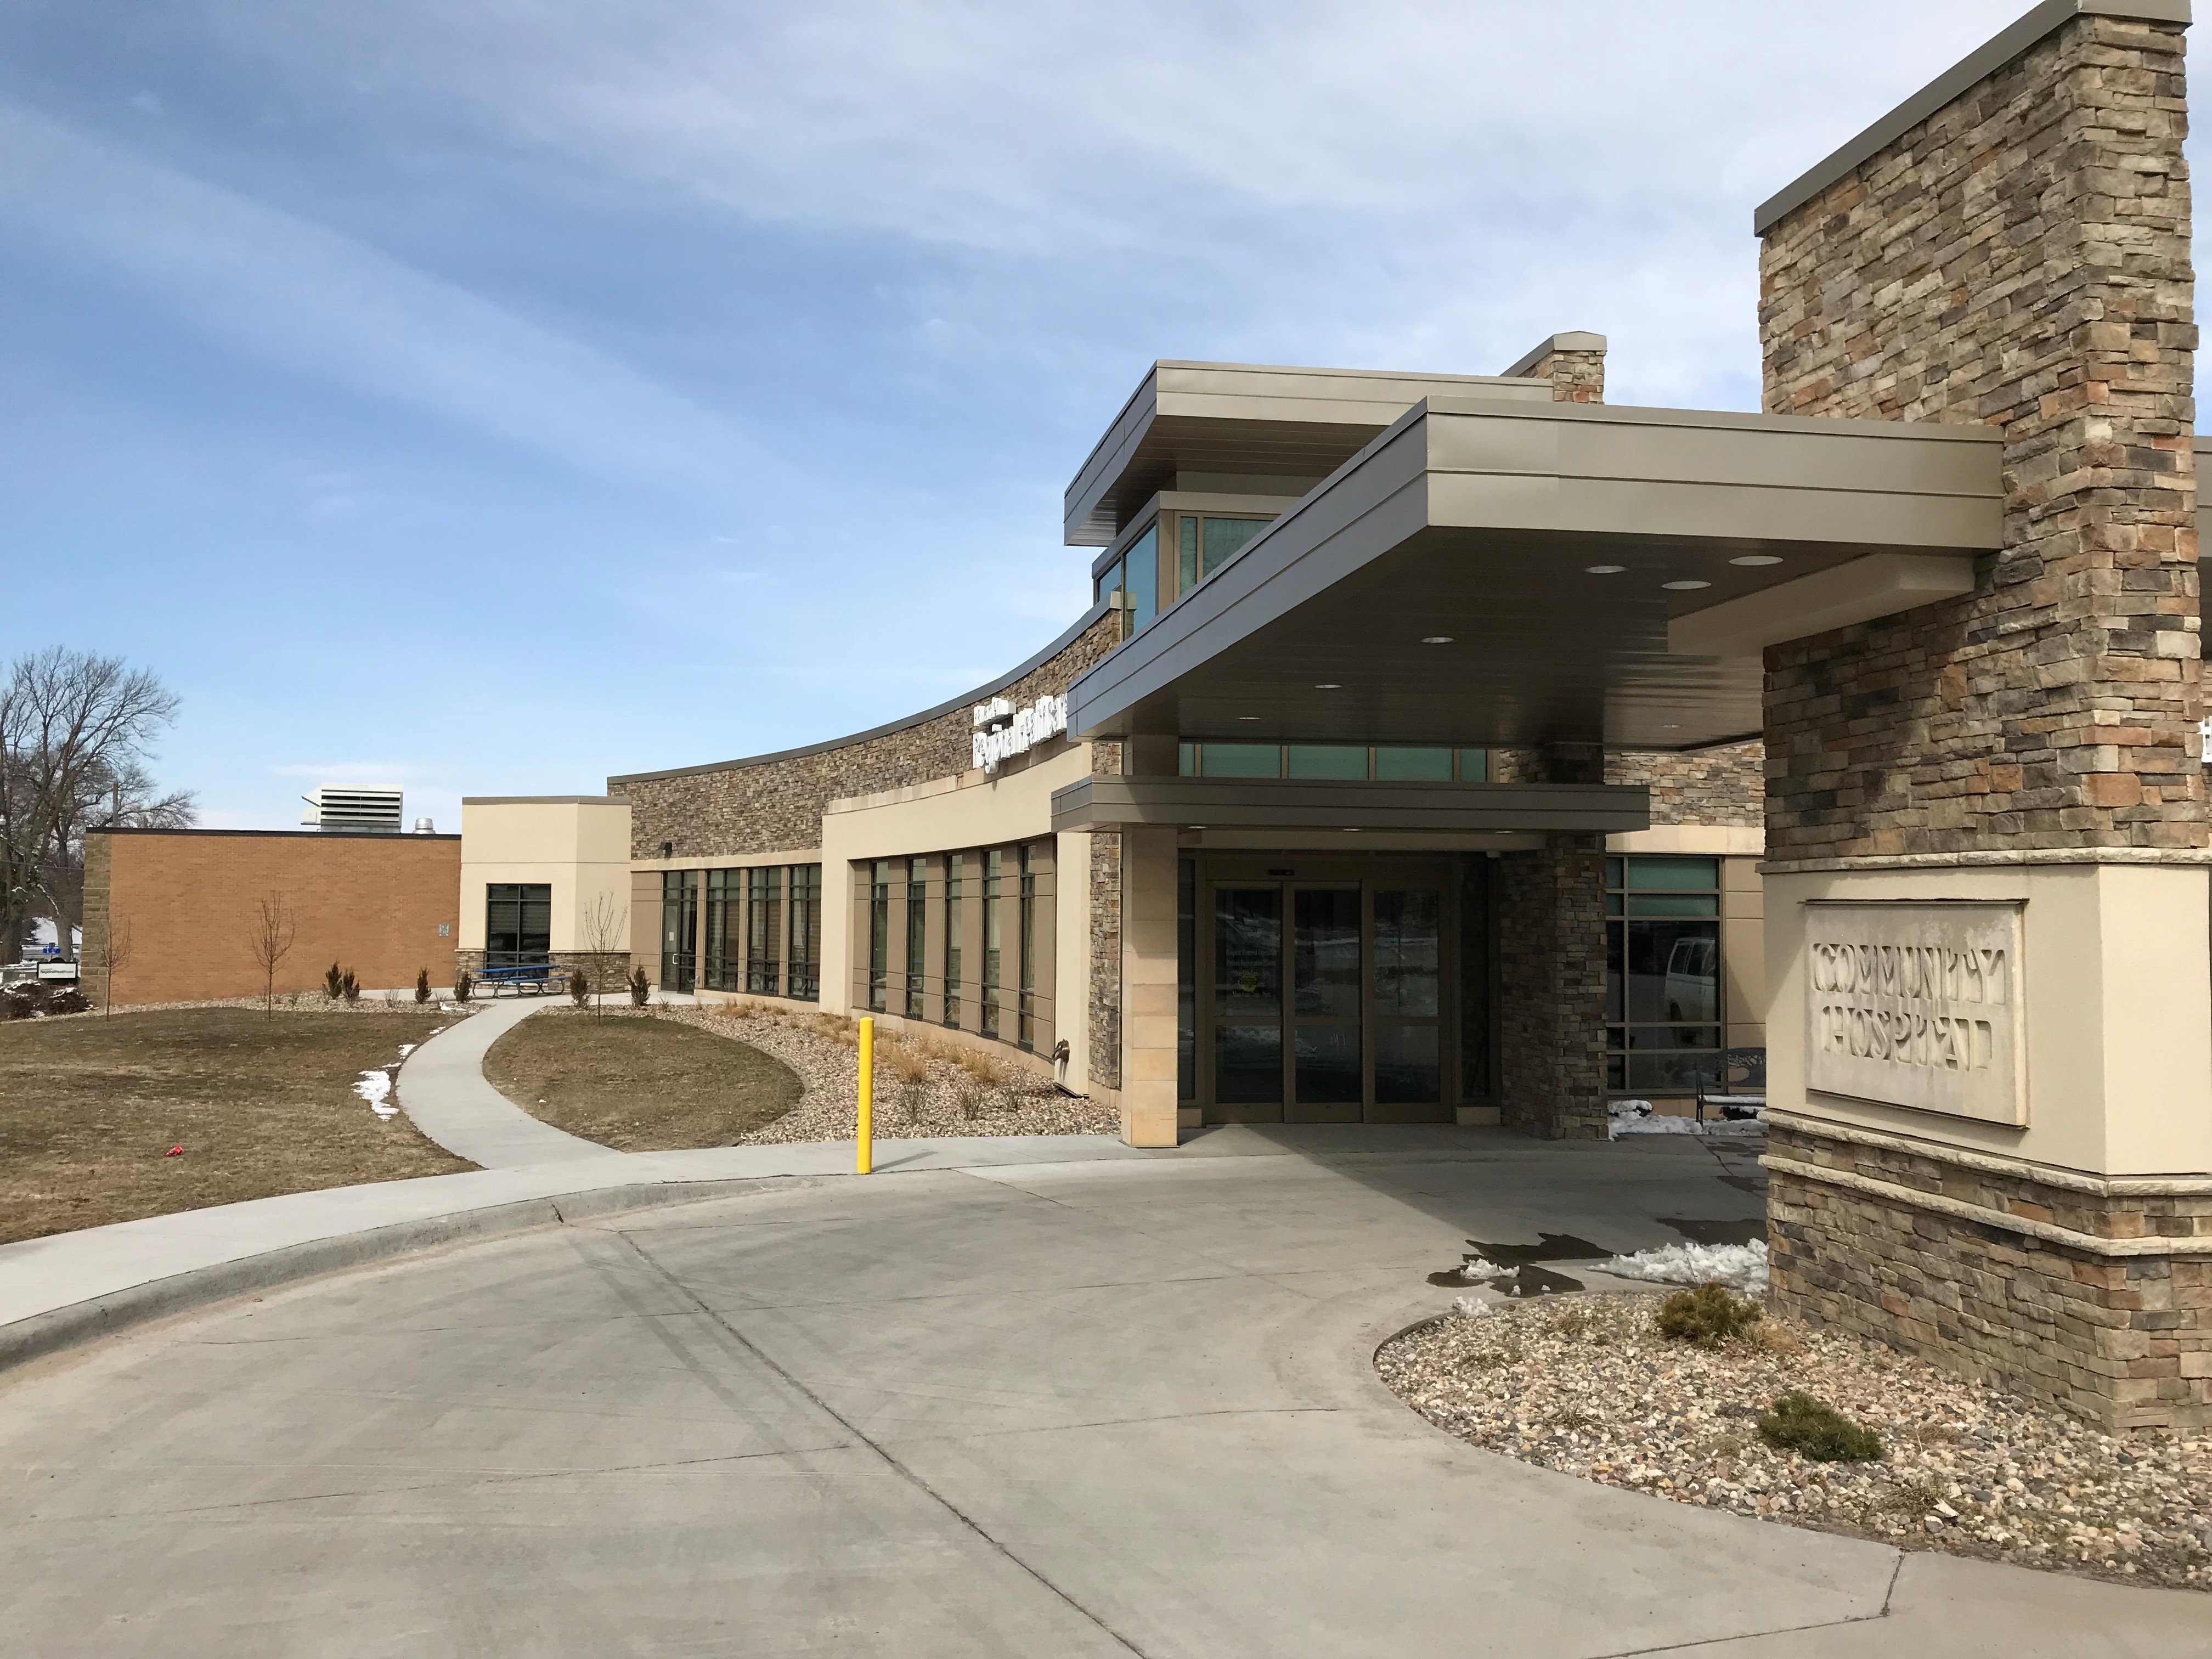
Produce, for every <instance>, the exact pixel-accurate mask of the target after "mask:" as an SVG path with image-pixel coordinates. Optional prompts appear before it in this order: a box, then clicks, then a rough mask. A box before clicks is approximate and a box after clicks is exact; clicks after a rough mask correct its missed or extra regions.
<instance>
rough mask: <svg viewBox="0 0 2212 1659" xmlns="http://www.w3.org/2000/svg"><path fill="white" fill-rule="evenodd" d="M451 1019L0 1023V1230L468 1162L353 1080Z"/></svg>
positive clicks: (206, 1015)
mask: <svg viewBox="0 0 2212 1659" xmlns="http://www.w3.org/2000/svg"><path fill="white" fill-rule="evenodd" d="M455 1018H458V1017H457V1016H455V1015H452V1014H442V1013H436V1012H428V1013H416V1012H412V1011H410V1012H394V1013H381V1012H380V1013H374V1014H368V1013H319V1012H295V1011H290V1010H285V1009H279V1010H278V1011H277V1012H276V1013H274V1014H264V1013H263V1012H261V1011H260V1010H258V1009H248V1008H179V1009H171V1010H167V1011H164V1012H155V1013H143V1014H118V1015H116V1016H115V1017H114V1018H112V1019H109V1018H101V1017H100V1016H97V1015H92V1016H86V1017H82V1018H69V1019H26V1020H11V1021H9V1022H8V1023H7V1024H0V1243H6V1242H8V1241H10V1240H14V1239H20V1238H36V1237H40V1235H42V1234H46V1233H58V1232H66V1231H70V1230H71V1229H74V1228H77V1227H96V1226H99V1225H101V1224H103V1223H105V1222H110V1221H130V1220H133V1219H135V1218H137V1217H140V1216H149V1215H166V1214H168V1213H169V1212H172V1211H175V1210H196V1209H198V1208H200V1207H202V1206H205V1205H210V1204H229V1203H233V1202H235V1201H236V1200H240V1199H246V1198H269V1197H271V1196H273V1195H275V1194H278V1193H301V1192H308V1191H312V1190H313V1189H314V1188H319V1187H343V1186H349V1185H351V1184H352V1183H354V1182H362V1181H397V1180H400V1179H402V1178H403V1177H405V1176H426V1175H449V1174H451V1173H453V1171H455V1170H468V1169H473V1168H474V1167H475V1166H474V1165H473V1164H465V1163H464V1162H462V1161H461V1160H460V1159H459V1158H455V1157H453V1155H452V1154H451V1153H449V1152H446V1151H444V1150H443V1149H442V1148H441V1147H439V1146H435V1144H433V1143H432V1142H430V1141H428V1140H426V1139H423V1137H422V1134H421V1133H418V1132H417V1131H416V1128H415V1127H414V1126H413V1125H412V1124H410V1123H409V1122H408V1121H407V1120H406V1118H405V1117H404V1115H402V1116H399V1117H394V1118H390V1119H385V1118H380V1117H378V1116H377V1115H376V1114H375V1113H374V1112H372V1111H371V1110H369V1109H368V1103H366V1102H365V1101H363V1100H362V1098H361V1097H360V1096H358V1095H356V1094H355V1093H354V1091H353V1084H354V1081H355V1079H357V1078H358V1077H359V1076H360V1075H361V1073H362V1072H364V1071H367V1070H369V1069H370V1068H372V1067H374V1066H393V1065H396V1064H397V1063H398V1059H399V1048H400V1045H401V1044H402V1043H410V1042H422V1039H423V1038H425V1037H427V1036H429V1035H430V1033H431V1032H433V1031H435V1030H439V1029H441V1027H444V1026H447V1025H450V1024H453V1021H454V1019H455ZM172 1146H182V1147H183V1148H184V1149H185V1150H184V1152H183V1153H182V1155H181V1156H179V1157H176V1158H170V1157H167V1156H166V1154H167V1152H168V1150H169V1149H170V1148H171V1147H172Z"/></svg>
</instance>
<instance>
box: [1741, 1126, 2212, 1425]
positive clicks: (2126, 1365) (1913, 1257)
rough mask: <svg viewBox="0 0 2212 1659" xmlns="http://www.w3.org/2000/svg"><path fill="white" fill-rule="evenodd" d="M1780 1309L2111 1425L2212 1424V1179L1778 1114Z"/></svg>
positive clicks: (1774, 1181) (1770, 1232)
mask: <svg viewBox="0 0 2212 1659" xmlns="http://www.w3.org/2000/svg"><path fill="white" fill-rule="evenodd" d="M1766 1162H1767V1182H1768V1185H1767V1243H1768V1249H1769V1258H1768V1260H1769V1264H1770V1272H1771V1283H1772V1291H1773V1297H1774V1300H1775V1302H1776V1304H1777V1305H1778V1306H1779V1307H1782V1308H1784V1309H1786V1310H1789V1311H1790V1312H1791V1313H1793V1314H1796V1315H1797V1316H1800V1317H1802V1318H1803V1319H1806V1320H1808V1321H1810V1322H1814V1323H1816V1324H1826V1325H1834V1326H1838V1327H1840V1328H1844V1329H1845V1330H1850V1331H1853V1332H1856V1333H1857V1334H1860V1335H1862V1336H1866V1337H1871V1338H1873V1339H1875V1340H1878V1341H1881V1342H1886V1343H1887V1344H1889V1345H1890V1346H1893V1347H1897V1348H1899V1349H1902V1350H1904V1351H1905V1352H1911V1353H1915V1354H1918V1355H1920V1356H1921V1357H1922V1358H1928V1359H1930V1360H1934V1361H1936V1363H1938V1364H1943V1365H1946V1366H1948V1367H1949V1368H1951V1369H1953V1370H1959V1371H1961V1372H1963V1373H1965V1374H1966V1375H1967V1376H1972V1377H1974V1378H1976V1379H1977V1380H1979V1381H1983V1382H1987V1383H1993V1384H1995V1385H1996V1386H1998V1387H2002V1388H2006V1389H2011V1390H2013V1391H2015V1392H2016V1393H2019V1394H2022V1395H2028V1396H2030V1397H2033V1398H2035V1399H2039V1400H2044V1401H2049V1402H2051V1403H2052V1404H2054V1405H2057V1406H2061V1407H2065V1408H2066V1409H2068V1410H2069V1411H2072V1412H2075V1413H2078V1414H2080V1415H2081V1416H2083V1417H2086V1418H2087V1419H2091V1420H2093V1421H2094V1422H2097V1423H2100V1424H2103V1425H2106V1426H2107V1427H2109V1428H2114V1429H2130V1428H2148V1427H2163V1428H2172V1429H2183V1430H2190V1429H2203V1428H2205V1427H2207V1426H2212V1183H2207V1182H2196V1183H2193V1185H2194V1187H2195V1188H2196V1190H2194V1191H2190V1190H2179V1191H2172V1192H2163V1193H2161V1192H2158V1191H2155V1190H2152V1191H2143V1190H2140V1189H2141V1188H2146V1187H2148V1188H2156V1187H2158V1186H2160V1185H2171V1186H2173V1187H2176V1188H2188V1187H2189V1186H2191V1183H2186V1182H2175V1183H2159V1182H2090V1181H2081V1182H2077V1183H2074V1184H2069V1185H2064V1186H2061V1185H2055V1184H2053V1183H2052V1182H2049V1181H2043V1180H2038V1179H2035V1178H2033V1176H2029V1175H2027V1174H2024V1173H2015V1172H2008V1171H2004V1170H1984V1169H1978V1168H1974V1167H1971V1166H1969V1165H1966V1164H1962V1163H1960V1162H1959V1161H1957V1160H1954V1159H1944V1158H1936V1157H1935V1156H1932V1155H1929V1154H1925V1153H1921V1152H1913V1151H1909V1150H1905V1149H1902V1148H1899V1147H1893V1146H1869V1145H1862V1144H1854V1143H1853V1142H1851V1141H1850V1140H1847V1139H1839V1138H1837V1137H1835V1136H1832V1135H1830V1134H1826V1133H1820V1131H1819V1130H1817V1129H1816V1128H1814V1127H1811V1126H1796V1125H1793V1124H1792V1123H1791V1122H1790V1121H1787V1120H1784V1121H1776V1122H1773V1123H1771V1125H1770V1126H1769V1130H1768V1136H1767V1159H1766Z"/></svg>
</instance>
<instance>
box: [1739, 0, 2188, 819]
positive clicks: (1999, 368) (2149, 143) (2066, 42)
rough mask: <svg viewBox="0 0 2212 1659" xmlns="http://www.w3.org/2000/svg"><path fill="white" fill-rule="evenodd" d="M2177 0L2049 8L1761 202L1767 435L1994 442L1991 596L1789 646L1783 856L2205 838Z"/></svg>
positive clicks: (1775, 679) (1778, 760) (1781, 719)
mask: <svg viewBox="0 0 2212 1659" xmlns="http://www.w3.org/2000/svg"><path fill="white" fill-rule="evenodd" d="M2188 17H2189V8H2188V3H2187V0H2050V3H2046V4H2044V5H2041V6H2039V7H2038V8H2037V9H2035V10H2034V11H2033V12H2031V13H2029V14H2028V15H2027V16H2026V17H2024V18H2022V19H2021V21H2019V22H2018V23H2016V24H2015V25H2014V26H2013V27H2011V28H2009V29H2008V30H2007V31H2005V32H2004V33H2002V34H2001V35H1999V36H1997V37H1996V40H1992V41H1991V42H1990V44H1989V45H1988V46H1984V48H1983V49H1982V50H1981V51H1980V52H1977V53H1975V54H1974V55H1973V56H1972V57H1970V58H1967V59H1966V61H1965V62H1963V63H1961V64H1959V65H1958V66H1957V67H1956V68H1955V69H1954V70H1952V71H1951V72H1950V73H1949V74H1948V75H1947V76H1943V77H1942V78H1941V79H1939V80H1938V81H1936V82H1935V83H1934V84H1933V85H1931V86H1930V87H1929V88H1927V89H1926V90H1925V91H1924V92H1923V93H1922V94H1919V95H1918V96H1917V97H1916V98H1914V99H1912V100H1909V101H1908V102H1907V103H1905V105H1903V106H1900V107H1899V109H1898V110H1896V111H1895V112H1893V113H1892V114H1891V115H1890V116H1889V117H1888V118H1886V119H1885V120H1883V121H1881V122H1878V123H1876V124H1875V126H1873V127H1871V128H1869V130H1868V131H1866V132H1864V133H1863V134H1861V135H1860V136H1859V137H1857V139H1855V140H1853V141H1852V143H1850V144H1849V145H1846V146H1845V147H1844V149H1842V150H1841V151H1838V153H1837V154H1836V155H1833V156H1831V157H1830V158H1829V159H1828V160H1827V161H1825V162H1823V163H1822V164H1821V165H1820V167H1815V168H1814V170H1813V171H1812V172H1811V173H1808V174H1807V175H1805V177H1804V178H1802V179H1799V180H1798V181H1797V182H1796V184H1794V185H1791V186H1790V188H1789V189H1787V190H1785V191H1783V192H1782V193H1781V194H1780V195H1778V196H1777V197H1774V198H1773V199H1772V200H1771V201H1770V202H1768V203H1767V204H1765V206H1764V207H1762V208H1761V209H1759V212H1758V215H1757V216H1756V218H1755V221H1754V225H1755V228H1756V229H1757V231H1758V233H1759V236H1760V238H1761V243H1760V250H1759V333H1760V338H1761V343H1762V345H1763V348H1764V353H1765V406H1766V409H1767V410H1768V412H1770V413H1771V414H1777V415H1816V416H1817V415H1842V416H1872V417H1875V418H1878V419H1886V420H1901V421H1943V422H1968V423H1980V424H1987V425H1993V426H1997V427H2001V428H2003V429H2004V433H2005V437H2006V443H2005V447H2004V459H2003V465H2004V478H2003V482H2004V489H2005V507H2004V548H2003V550H2002V552H2001V553H1999V554H1998V555H1996V556H1994V557H1993V558H1991V559H1990V560H1988V561H1987V562H1986V563H1985V565H1984V568H1983V569H1982V570H1981V572H1980V573H1979V574H1980V580H1979V585H1978V589H1977V591H1975V592H1972V593H1971V594H1968V595H1966V596H1964V597H1962V598H1960V599H1954V600H1947V601H1944V602H1942V603H1940V604H1937V605H1928V606H1924V607H1923V608H1922V609H1920V610H1917V611H1908V612H1905V613H1904V614H1903V615H1901V616H1899V617H1891V618H1887V619H1884V620H1882V621H1879V622H1874V623H1863V624H1860V625H1859V626H1857V627H1854V628H1850V629H1842V630H1839V631H1838V632H1837V633H1834V634H1829V635H1820V636H1819V637H1817V638H1814V639H1811V640H1806V641H1796V642H1794V643H1791V644H1789V645H1785V646H1781V647H1775V648H1774V649H1773V650H1772V651H1771V653H1770V654H1769V657H1768V673H1769V687H1768V727H1767V755H1768V764H1769V772H1770V777H1771V785H1770V791H1769V797H1768V829H1767V851H1768V856H1769V857H1770V858H1771V859H1776V860H1802V859H1806V858H1814V857H1821V856H1838V855H1839V856H1849V855H1851V854H1859V853H1875V854H1917V853H1952V852H1963V851H1971V850H1972V849H1974V848H1978V847H1981V846H1983V845H1984V844H1985V838H1986V837H1988V836H1990V835H1992V834H1996V835H2001V836H2004V837H2006V838H2007V840H2008V842H2009V843H2010V844H2012V845H2015V846H2033V847H2043V848H2063V847H2075V846H2111V847H2144V848H2196V847H2202V846H2203V844H2204V840H2205V823H2204V802H2203V787H2202V781H2201V771H2200V768H2199V765H2198V758H2197V740H2196V729H2197V720H2198V719H2199V718H2200V717H2201V715H2202V713H2203V710H2202V708H2201V707H2200V704H2201V702H2202V696H2201V679H2200V668H2201V665H2200V662H2199V659H2198V635H2197V536H2196V510H2197V486H2196V470H2195V462H2194V455H2193V451H2192V447H2191V430H2192V428H2193V424H2194V416H2195V405H2194V403H2193V401H2192V398H2193V392H2194V377H2193V368H2194V358H2195V353H2196V348H2197V328H2196V325H2195V320H2194V317H2195V312H2194V303H2195V295H2194V276H2193V271H2192V268H2191V261H2190V240H2189V239H2190V203H2189V173H2188V167H2187V164H2186V163H2185V161H2183V159H2182V149H2181V146H2182V139H2183V137H2184V135H2185V131H2186V128H2187V115H2186V107H2185V100H2184V80H2183V68H2182V53H2183V35H2184V30H2185V27H2186V25H2187V22H2188Z"/></svg>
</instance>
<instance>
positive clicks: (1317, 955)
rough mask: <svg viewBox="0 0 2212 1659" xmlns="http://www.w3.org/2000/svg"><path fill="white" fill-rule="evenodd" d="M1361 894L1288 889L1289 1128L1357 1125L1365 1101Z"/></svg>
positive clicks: (1338, 889)
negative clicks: (1314, 1124) (1289, 1002)
mask: <svg viewBox="0 0 2212 1659" xmlns="http://www.w3.org/2000/svg"><path fill="white" fill-rule="evenodd" d="M1359 911H1360V902H1359V889H1358V886H1357V885H1356V884H1354V885H1350V886H1344V887H1293V888H1292V889H1291V1074H1290V1077H1289V1079H1288V1082H1289V1085H1290V1091H1289V1092H1288V1093H1287V1094H1285V1095H1283V1096H1281V1097H1280V1098H1281V1100H1282V1102H1283V1116H1284V1118H1285V1121H1289V1122H1292V1123H1335V1122H1341V1123H1357V1122H1358V1121H1359V1113H1360V1104H1361V1103H1362V1102H1363V1101H1364V1099H1365V1098H1366V1094H1367V1089H1366V1079H1365V1056H1364V1054H1363V1052H1362V1044H1361V1042H1360V1035H1361V1028H1362V1026H1363V1025H1364V1020H1363V1018H1362V1017H1361V1016H1362V1014H1363V1012H1364V1009H1363V1004H1364V1001H1365V998H1364V995H1363V989H1364V975H1362V973H1361V971H1360V965H1361V961H1362V958H1363V957H1364V955H1365V952H1364V951H1363V950H1362V949H1361V948H1360V945H1361V940H1360V932H1361V929H1360V925H1359V922H1360V916H1359Z"/></svg>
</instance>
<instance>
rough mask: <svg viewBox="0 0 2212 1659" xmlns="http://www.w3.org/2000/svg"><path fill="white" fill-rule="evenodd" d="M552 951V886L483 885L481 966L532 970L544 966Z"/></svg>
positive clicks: (541, 882)
mask: <svg viewBox="0 0 2212 1659" xmlns="http://www.w3.org/2000/svg"><path fill="white" fill-rule="evenodd" d="M552 950H553V886H552V884H551V883H550V882H543V881H534V882H513V881H495V882H487V883H486V884H484V966H485V967H487V968H516V967H524V966H534V965H536V964H537V963H542V962H544V960H545V959H546V958H547V957H548V956H550V954H551V952H552Z"/></svg>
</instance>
